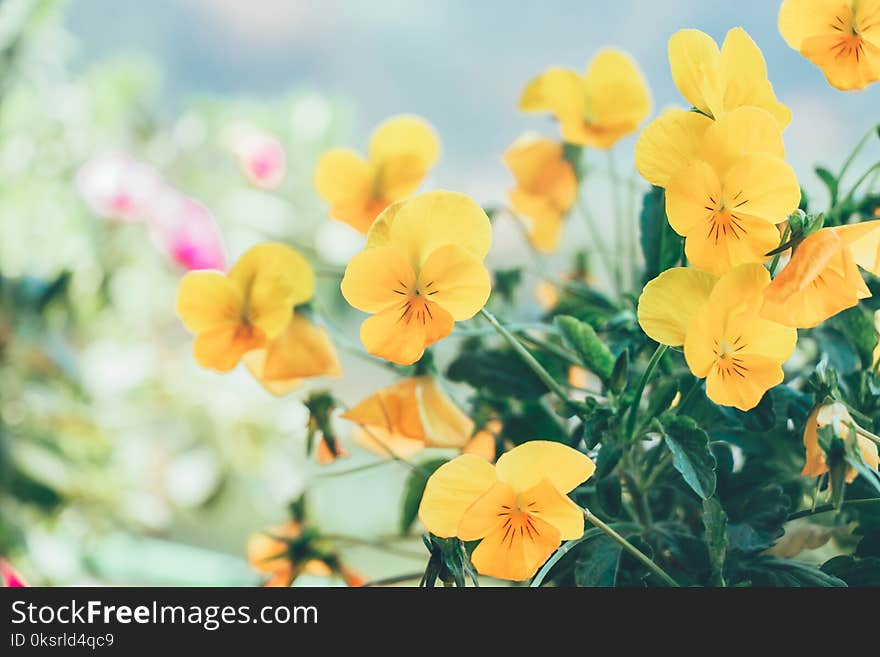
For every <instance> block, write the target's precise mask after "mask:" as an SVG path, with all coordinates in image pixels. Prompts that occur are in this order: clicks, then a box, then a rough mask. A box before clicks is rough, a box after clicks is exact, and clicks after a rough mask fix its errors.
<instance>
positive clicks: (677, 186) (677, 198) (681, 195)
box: [666, 160, 721, 236]
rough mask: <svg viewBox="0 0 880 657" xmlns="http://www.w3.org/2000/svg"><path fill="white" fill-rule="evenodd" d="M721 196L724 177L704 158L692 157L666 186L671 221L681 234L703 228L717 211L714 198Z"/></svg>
mask: <svg viewBox="0 0 880 657" xmlns="http://www.w3.org/2000/svg"><path fill="white" fill-rule="evenodd" d="M720 198H721V181H720V180H719V179H718V174H716V173H715V170H714V169H713V168H712V167H711V166H709V165H708V164H707V163H706V162H704V161H702V160H694V161H692V162H691V163H690V164H688V165H687V166H686V167H685V168H684V169H681V170H680V171H679V172H678V173H676V174H675V175H674V176H672V178H671V179H670V180H669V184H668V185H667V187H666V215H667V217H668V218H669V225H670V226H672V229H673V230H674V231H675V232H676V233H678V234H679V235H682V236H687V235H688V234H690V232H691V230H693V229H694V228H695V227H697V226H700V229H701V230H703V229H702V227H703V226H708V223H709V221H710V220H711V217H712V215H713V213H714V209H713V207H714V205H715V204H714V203H713V202H712V199H715V200H716V201H717V200H718V199H720ZM704 232H705V231H704Z"/></svg>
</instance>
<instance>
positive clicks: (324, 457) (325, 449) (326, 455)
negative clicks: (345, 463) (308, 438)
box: [315, 437, 348, 465]
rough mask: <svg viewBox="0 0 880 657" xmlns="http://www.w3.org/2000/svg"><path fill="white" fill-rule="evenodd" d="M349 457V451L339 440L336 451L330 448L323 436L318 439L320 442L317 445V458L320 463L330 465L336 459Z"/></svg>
mask: <svg viewBox="0 0 880 657" xmlns="http://www.w3.org/2000/svg"><path fill="white" fill-rule="evenodd" d="M347 457H348V452H347V451H346V450H345V448H344V447H343V446H342V445H340V444H339V441H336V450H335V451H334V450H333V449H331V448H330V445H329V444H328V443H327V439H326V438H323V437H322V438H321V439H320V440H318V444H317V445H315V460H316V461H317V462H318V465H328V464H330V463H333V461H335V460H336V459H344V458H347Z"/></svg>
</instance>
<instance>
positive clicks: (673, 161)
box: [636, 107, 801, 275]
mask: <svg viewBox="0 0 880 657" xmlns="http://www.w3.org/2000/svg"><path fill="white" fill-rule="evenodd" d="M636 167H637V168H638V170H639V172H640V173H641V174H642V176H644V177H645V179H647V180H648V181H649V182H651V183H653V184H654V185H657V186H660V187H665V188H666V214H667V216H668V218H669V225H670V226H672V228H673V230H675V232H677V233H678V234H679V235H681V236H683V237H684V238H685V253H686V254H687V257H688V260H689V262H691V263H693V264H694V265H695V266H696V267H699V268H700V269H704V270H706V271H708V272H711V273H713V274H715V275H721V274H723V273H725V272H726V271H728V270H729V269H731V268H732V267H735V266H736V265H739V264H743V263H749V262H764V261H765V260H766V259H767V258H766V256H765V254H766V253H767V252H769V251H771V250H772V249H774V248H775V247H776V246H777V245H778V244H779V231H778V229H777V227H776V225H777V224H779V223H781V222H783V221H785V220H786V219H787V218H788V216H789V214H790V213H791V212H793V211H794V210H796V209H797V207H798V204H799V203H800V198H801V191H800V186H799V185H798V181H797V177H796V176H795V173H794V171H793V170H792V168H791V167H790V166H789V165H788V164H787V163H786V162H785V148H784V146H783V143H782V133H781V132H780V130H779V127H778V125H777V124H776V121H775V120H774V118H773V117H772V116H771V115H770V114H769V113H768V112H766V111H765V110H762V109H759V108H757V107H741V108H738V109H735V110H732V111H730V112H727V113H726V114H724V115H723V116H722V117H721V118H719V119H718V120H717V121H712V120H711V119H708V118H707V117H705V116H703V115H701V114H698V113H696V112H685V111H682V110H672V111H670V112H667V113H666V114H664V115H663V116H661V117H659V118H658V119H656V120H654V121H653V122H652V123H651V124H650V125H649V126H648V127H647V128H645V130H644V131H643V132H642V134H641V135H640V137H639V140H638V143H637V144H636Z"/></svg>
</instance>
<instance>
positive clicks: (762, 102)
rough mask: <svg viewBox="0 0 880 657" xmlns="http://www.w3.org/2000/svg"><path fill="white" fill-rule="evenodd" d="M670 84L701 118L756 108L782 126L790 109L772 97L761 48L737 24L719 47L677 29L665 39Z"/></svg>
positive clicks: (702, 34) (694, 32)
mask: <svg viewBox="0 0 880 657" xmlns="http://www.w3.org/2000/svg"><path fill="white" fill-rule="evenodd" d="M669 66H670V68H671V69H672V79H673V80H674V81H675V86H677V87H678V90H679V91H680V92H681V95H682V96H684V97H685V98H686V99H687V101H688V102H689V103H690V104H691V105H693V106H694V107H695V108H696V109H698V110H699V111H700V112H702V113H703V114H705V115H706V116H709V117H712V118H714V119H720V118H722V117H723V116H724V115H725V114H727V113H728V112H731V111H733V110H735V109H737V108H739V107H760V108H762V109H764V110H766V111H768V112H769V113H770V114H771V115H772V116H773V117H774V118H775V119H776V122H777V123H778V124H779V128H780V129H785V127H786V126H787V125H788V123H789V121H791V111H790V110H789V109H788V108H787V107H786V106H785V105H783V104H782V103H780V102H779V101H778V100H777V99H776V95H775V93H774V92H773V85H772V84H770V81H769V80H768V79H767V64H766V62H765V61H764V55H763V54H761V50H760V48H758V46H757V45H756V44H755V42H754V41H752V38H751V37H750V36H749V35H748V34H747V33H746V31H745V30H743V29H742V28H741V27H736V28H734V29H732V30H730V31H729V32H728V33H727V36H726V37H725V38H724V43H723V44H722V46H721V49H720V50H719V48H718V45H717V44H716V43H715V41H714V40H713V39H712V37H710V36H709V35H708V34H706V33H705V32H700V31H699V30H680V31H679V32H676V33H675V34H673V35H672V37H671V38H670V39H669Z"/></svg>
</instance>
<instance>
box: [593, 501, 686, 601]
mask: <svg viewBox="0 0 880 657" xmlns="http://www.w3.org/2000/svg"><path fill="white" fill-rule="evenodd" d="M581 510H582V511H583V512H584V518H586V519H587V521H589V522H590V523H592V524H593V525H594V526H596V527H597V528H599V529H601V530H602V531H603V532H605V534H606V535H607V536H608V538H610V539H611V540H612V541H614V542H615V543H617V544H618V545H619V546H620V547H622V548H623V549H624V550H626V551H627V552H629V553H630V554H631V555H632V556H633V557H635V558H636V560H638V561H639V562H641V563H642V565H644V566H645V567H647V568H648V570H650V571H651V572H652V573H654V574H655V575H657V577H659V578H660V579H662V580H663V581H664V582H665V583H666V585H667V586H672V587H675V588H678V587H679V585H678V582H676V581H675V580H674V579H672V578H671V577H670V576H669V575H668V574H667V573H666V571H664V570H663V569H662V568H661V567H660V566H658V565H657V564H656V563H654V562H653V561H651V560H650V559H649V558H648V557H647V555H645V553H644V552H642V551H641V550H639V549H638V548H637V547H636V546H635V545H633V544H632V543H630V542H629V541H628V540H626V539H625V538H624V537H623V536H621V535H620V534H618V533H617V532H616V531H614V529H612V528H611V527H610V526H608V525H606V524H605V523H604V522H602V521H601V520H600V519H599V518H597V517H596V516H594V515H593V513H592V511H590V510H589V509H587V508H586V507H584V508H583V509H581Z"/></svg>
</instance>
